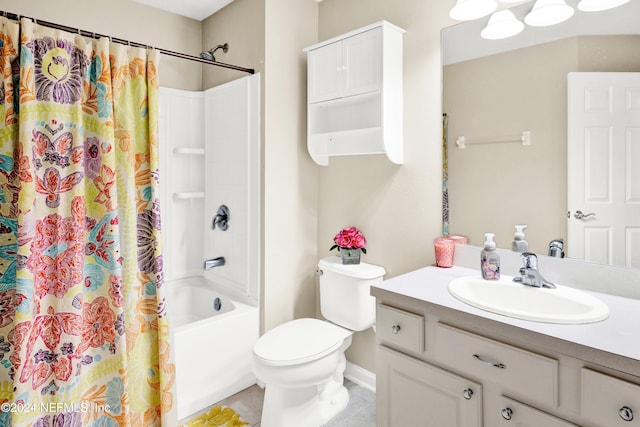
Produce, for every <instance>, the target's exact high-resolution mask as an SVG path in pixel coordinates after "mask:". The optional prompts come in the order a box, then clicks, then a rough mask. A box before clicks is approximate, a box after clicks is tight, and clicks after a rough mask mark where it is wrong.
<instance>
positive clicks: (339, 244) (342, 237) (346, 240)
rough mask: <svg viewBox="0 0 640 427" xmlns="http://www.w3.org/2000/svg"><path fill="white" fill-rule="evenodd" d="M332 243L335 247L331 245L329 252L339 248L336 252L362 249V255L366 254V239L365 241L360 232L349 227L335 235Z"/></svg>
mask: <svg viewBox="0 0 640 427" xmlns="http://www.w3.org/2000/svg"><path fill="white" fill-rule="evenodd" d="M333 242H334V243H335V245H333V246H332V247H331V249H330V250H332V249H336V248H339V249H338V250H340V249H362V252H363V253H367V251H366V249H365V246H367V239H365V237H364V235H363V234H362V232H360V230H358V229H357V228H355V227H349V228H345V229H344V230H341V231H340V232H339V233H338V234H336V235H335V237H334V238H333Z"/></svg>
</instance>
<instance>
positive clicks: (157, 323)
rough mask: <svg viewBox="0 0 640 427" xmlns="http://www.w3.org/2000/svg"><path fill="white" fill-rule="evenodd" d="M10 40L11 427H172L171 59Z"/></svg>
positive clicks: (0, 370)
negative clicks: (165, 111)
mask: <svg viewBox="0 0 640 427" xmlns="http://www.w3.org/2000/svg"><path fill="white" fill-rule="evenodd" d="M0 37H1V39H0V48H1V57H0V67H1V69H2V83H1V84H0V202H1V203H0V205H1V207H0V403H1V404H2V405H1V406H0V410H1V412H0V425H2V426H11V425H12V426H38V427H45V426H65V427H67V426H69V427H72V426H99V427H111V426H141V427H142V426H144V427H146V426H160V425H164V426H174V425H175V424H176V420H175V410H174V408H173V406H174V405H173V388H174V378H175V371H174V365H173V363H172V360H171V358H170V346H169V333H168V322H167V318H166V308H165V300H164V297H163V288H162V284H163V278H162V257H161V255H160V253H161V252H160V251H161V247H160V239H159V237H160V208H159V205H158V190H157V178H158V176H157V164H158V158H157V151H158V150H157V93H158V76H157V62H158V53H157V51H153V50H150V51H145V50H143V49H137V48H131V47H129V46H123V45H119V44H116V43H111V42H110V41H109V40H108V39H106V38H103V39H100V40H97V41H96V40H86V39H84V38H83V37H81V36H80V35H75V34H70V33H66V32H62V31H57V30H51V29H48V28H44V27H42V26H39V25H37V24H35V23H33V22H32V21H30V20H28V19H24V18H23V19H22V21H21V22H20V24H18V23H14V22H11V21H9V20H7V19H4V18H0Z"/></svg>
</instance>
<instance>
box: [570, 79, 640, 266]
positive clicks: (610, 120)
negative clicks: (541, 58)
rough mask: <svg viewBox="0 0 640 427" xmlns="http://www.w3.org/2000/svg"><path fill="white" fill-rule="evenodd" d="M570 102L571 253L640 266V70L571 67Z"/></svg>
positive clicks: (619, 263)
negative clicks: (601, 70)
mask: <svg viewBox="0 0 640 427" xmlns="http://www.w3.org/2000/svg"><path fill="white" fill-rule="evenodd" d="M567 106H568V177H567V178H568V209H569V218H568V243H567V253H568V256H570V257H573V258H580V259H585V260H587V261H594V262H600V263H606V264H614V265H622V266H627V267H640V169H639V168H638V165H639V164H640V73H570V74H569V78H568V105H567ZM581 214H582V215H581Z"/></svg>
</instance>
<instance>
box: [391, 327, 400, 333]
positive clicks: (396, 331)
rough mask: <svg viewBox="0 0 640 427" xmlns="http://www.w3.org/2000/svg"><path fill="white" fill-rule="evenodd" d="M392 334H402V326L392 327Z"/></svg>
mask: <svg viewBox="0 0 640 427" xmlns="http://www.w3.org/2000/svg"><path fill="white" fill-rule="evenodd" d="M391 332H393V333H394V334H398V333H399V332H400V325H393V326H392V327H391Z"/></svg>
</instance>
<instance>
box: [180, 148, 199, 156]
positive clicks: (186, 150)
mask: <svg viewBox="0 0 640 427" xmlns="http://www.w3.org/2000/svg"><path fill="white" fill-rule="evenodd" d="M173 154H196V155H200V156H204V148H187V147H178V148H174V149H173Z"/></svg>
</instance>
